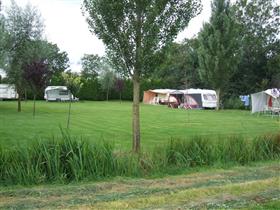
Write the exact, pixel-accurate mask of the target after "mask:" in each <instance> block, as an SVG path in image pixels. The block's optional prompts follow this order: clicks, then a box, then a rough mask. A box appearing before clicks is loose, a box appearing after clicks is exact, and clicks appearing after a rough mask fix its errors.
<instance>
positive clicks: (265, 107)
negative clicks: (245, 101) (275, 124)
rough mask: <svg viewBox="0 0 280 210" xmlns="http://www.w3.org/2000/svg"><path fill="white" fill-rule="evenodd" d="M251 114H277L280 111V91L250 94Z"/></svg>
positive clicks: (269, 90)
mask: <svg viewBox="0 0 280 210" xmlns="http://www.w3.org/2000/svg"><path fill="white" fill-rule="evenodd" d="M251 98H252V113H256V112H266V111H272V112H279V111H280V89H276V88H273V89H268V90H265V91H261V92H258V93H254V94H251Z"/></svg>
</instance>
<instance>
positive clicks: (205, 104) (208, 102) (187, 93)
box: [180, 89, 217, 108]
mask: <svg viewBox="0 0 280 210" xmlns="http://www.w3.org/2000/svg"><path fill="white" fill-rule="evenodd" d="M180 92H183V93H184V106H186V107H189V108H216V107H217V95H216V91H215V90H207V89H186V90H180Z"/></svg>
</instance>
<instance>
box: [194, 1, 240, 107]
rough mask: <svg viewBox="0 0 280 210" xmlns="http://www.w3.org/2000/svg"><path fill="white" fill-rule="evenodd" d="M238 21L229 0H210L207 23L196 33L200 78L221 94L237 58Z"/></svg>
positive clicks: (238, 55)
mask: <svg viewBox="0 0 280 210" xmlns="http://www.w3.org/2000/svg"><path fill="white" fill-rule="evenodd" d="M239 28H240V27H239V24H238V23H237V21H236V19H235V17H234V15H233V9H232V6H231V5H230V1H229V0H214V1H213V3H212V15H211V18H210V22H209V23H206V24H204V26H203V29H202V31H201V32H200V33H199V38H198V39H199V49H198V55H199V70H200V76H201V78H202V79H203V80H204V81H206V82H207V84H208V86H209V87H210V88H214V89H215V90H216V92H217V97H218V102H217V104H218V106H217V109H219V103H220V101H219V99H220V96H222V95H223V93H224V92H225V90H226V88H228V83H229V80H230V78H231V77H232V75H233V73H234V72H235V70H236V69H237V66H238V63H239V60H240V55H241V54H240V46H239V43H240V40H239V39H238V38H239V36H238V34H239Z"/></svg>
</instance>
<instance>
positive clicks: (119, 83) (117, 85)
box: [115, 77, 124, 102]
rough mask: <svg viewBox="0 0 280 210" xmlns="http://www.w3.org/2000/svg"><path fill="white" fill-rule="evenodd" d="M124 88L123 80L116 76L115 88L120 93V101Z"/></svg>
mask: <svg viewBox="0 0 280 210" xmlns="http://www.w3.org/2000/svg"><path fill="white" fill-rule="evenodd" d="M123 89H124V80H123V79H122V78H120V77H117V78H116V80H115V90H116V91H117V92H118V93H119V95H120V102H121V101H122V92H123Z"/></svg>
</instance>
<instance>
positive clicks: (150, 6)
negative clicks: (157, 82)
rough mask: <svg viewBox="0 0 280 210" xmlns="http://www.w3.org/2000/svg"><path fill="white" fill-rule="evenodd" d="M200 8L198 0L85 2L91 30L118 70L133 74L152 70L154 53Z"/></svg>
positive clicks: (184, 25)
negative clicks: (103, 44) (105, 48)
mask: <svg viewBox="0 0 280 210" xmlns="http://www.w3.org/2000/svg"><path fill="white" fill-rule="evenodd" d="M200 9H201V5H200V1H199V0H197V1H190V0H188V1H181V0H180V1H175V0H166V1H158V0H156V1H149V0H144V1H138V0H134V1H123V0H121V1H117V2H116V1H114V0H104V1H97V0H84V1H83V10H84V13H85V16H86V17H87V21H88V24H89V26H90V29H91V31H92V32H94V33H95V34H96V35H97V36H98V37H99V38H100V39H102V40H103V42H104V43H105V45H106V47H107V50H108V51H109V54H110V55H111V58H112V59H113V61H114V64H115V65H116V66H117V67H118V69H119V70H120V71H122V72H123V73H124V74H126V75H130V76H132V75H134V73H135V72H136V73H137V74H138V76H140V75H144V74H145V73H147V72H148V71H149V70H151V68H150V66H149V65H150V64H151V62H150V61H151V58H152V57H153V55H154V53H155V52H156V51H157V50H158V49H160V48H161V47H162V46H164V45H165V44H166V43H168V42H169V41H172V40H173V39H174V38H175V37H176V36H177V34H178V32H180V31H181V30H183V29H184V28H185V27H186V26H187V25H188V22H189V21H190V19H191V18H192V17H194V16H196V15H197V14H198V13H199V12H200ZM112 36H113V37H114V38H112Z"/></svg>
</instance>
